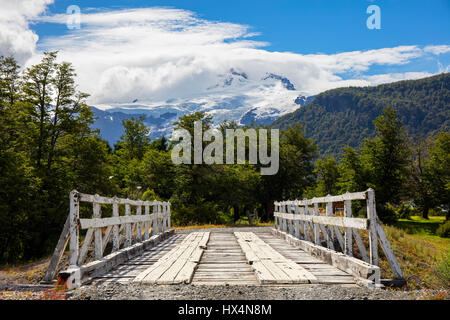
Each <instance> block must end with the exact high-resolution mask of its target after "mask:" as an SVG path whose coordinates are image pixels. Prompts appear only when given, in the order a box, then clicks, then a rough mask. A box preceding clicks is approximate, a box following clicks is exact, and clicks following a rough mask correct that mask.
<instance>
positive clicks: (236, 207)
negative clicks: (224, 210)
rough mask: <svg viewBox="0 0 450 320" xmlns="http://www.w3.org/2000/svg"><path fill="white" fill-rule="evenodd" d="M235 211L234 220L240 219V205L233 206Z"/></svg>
mask: <svg viewBox="0 0 450 320" xmlns="http://www.w3.org/2000/svg"><path fill="white" fill-rule="evenodd" d="M233 211H234V222H236V221H238V220H239V218H240V217H241V215H240V213H239V206H237V205H234V206H233Z"/></svg>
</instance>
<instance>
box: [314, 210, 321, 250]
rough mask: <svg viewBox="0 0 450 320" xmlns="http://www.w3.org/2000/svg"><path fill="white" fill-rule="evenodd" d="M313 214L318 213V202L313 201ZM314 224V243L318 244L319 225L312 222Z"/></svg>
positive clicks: (316, 214)
mask: <svg viewBox="0 0 450 320" xmlns="http://www.w3.org/2000/svg"><path fill="white" fill-rule="evenodd" d="M314 215H315V216H318V215H319V204H318V203H314ZM313 225H314V243H315V244H317V245H320V234H319V225H318V224H317V223H313Z"/></svg>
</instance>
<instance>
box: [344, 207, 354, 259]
mask: <svg viewBox="0 0 450 320" xmlns="http://www.w3.org/2000/svg"><path fill="white" fill-rule="evenodd" d="M344 215H345V216H346V217H347V218H350V217H351V216H352V201H351V200H345V201H344ZM344 239H345V244H344V253H345V254H346V255H348V256H350V257H353V241H352V239H353V237H352V229H351V228H347V227H346V228H345V237H344Z"/></svg>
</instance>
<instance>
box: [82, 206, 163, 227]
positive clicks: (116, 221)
mask: <svg viewBox="0 0 450 320" xmlns="http://www.w3.org/2000/svg"><path fill="white" fill-rule="evenodd" d="M125 208H126V207H125ZM153 219H154V216H153V215H149V216H147V215H140V216H136V215H134V216H132V215H128V216H120V217H110V218H93V219H80V227H81V229H89V228H104V227H109V226H114V225H121V224H129V223H137V222H149V221H152V220H153ZM130 232H131V227H130Z"/></svg>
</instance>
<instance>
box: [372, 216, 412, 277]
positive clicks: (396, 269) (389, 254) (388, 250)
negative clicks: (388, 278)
mask: <svg viewBox="0 0 450 320" xmlns="http://www.w3.org/2000/svg"><path fill="white" fill-rule="evenodd" d="M376 230H377V234H378V237H379V239H380V242H381V248H382V249H383V252H384V254H385V255H386V259H387V261H388V262H389V265H390V266H391V270H392V272H393V273H394V276H395V279H400V280H403V279H405V278H404V276H403V272H402V269H401V268H400V265H399V264H398V261H397V259H396V258H395V255H394V252H393V251H392V247H391V244H390V243H389V240H388V239H387V237H386V233H384V230H383V227H382V226H381V225H380V223H379V222H378V220H376Z"/></svg>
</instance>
